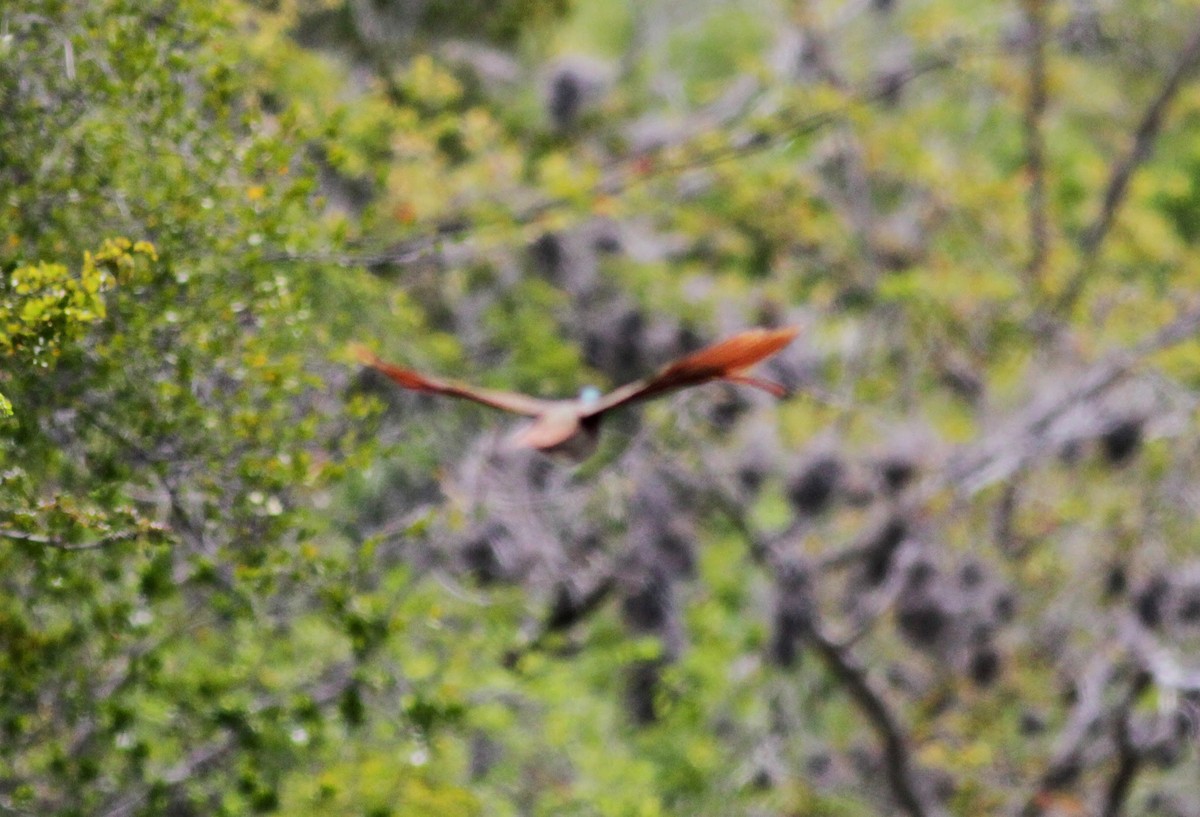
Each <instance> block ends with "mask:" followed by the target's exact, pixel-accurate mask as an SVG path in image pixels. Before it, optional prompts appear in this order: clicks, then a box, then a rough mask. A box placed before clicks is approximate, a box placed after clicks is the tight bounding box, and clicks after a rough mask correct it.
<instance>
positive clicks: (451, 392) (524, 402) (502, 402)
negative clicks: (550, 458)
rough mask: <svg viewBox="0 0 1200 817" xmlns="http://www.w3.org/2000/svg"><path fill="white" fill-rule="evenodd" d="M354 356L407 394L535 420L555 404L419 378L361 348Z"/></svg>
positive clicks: (463, 384)
mask: <svg viewBox="0 0 1200 817" xmlns="http://www.w3.org/2000/svg"><path fill="white" fill-rule="evenodd" d="M355 353H356V354H357V355H358V358H359V360H361V361H362V362H363V363H364V364H365V365H367V366H370V367H371V368H373V369H375V370H376V371H379V372H381V373H382V374H384V375H386V376H387V377H388V378H390V379H391V380H392V381H394V382H395V383H397V384H399V385H400V386H401V387H403V388H405V389H408V390H410V391H417V392H424V393H425V394H442V395H445V396H447V397H458V398H460V399H463V400H473V401H475V402H476V403H482V404H483V405H485V406H491V407H492V408H498V409H502V410H503V411H511V412H513V413H514V414H524V415H526V416H528V417H536V416H538V415H540V414H543V413H544V412H545V411H546V410H547V409H549V408H551V407H553V406H554V405H555V401H552V400H541V399H539V398H537V397H530V396H529V395H525V394H518V393H516V392H508V391H499V390H496V389H483V388H477V387H475V386H469V385H467V384H465V383H458V382H456V381H453V380H443V379H442V378H440V377H434V376H432V375H427V374H421V373H420V372H417V371H413V370H412V369H406V368H404V367H403V366H396V365H395V364H392V363H387V362H385V361H383V360H380V359H379V358H378V357H376V356H375V354H374V353H372V352H371V351H369V350H368V349H365V348H363V347H361V346H360V347H356V349H355Z"/></svg>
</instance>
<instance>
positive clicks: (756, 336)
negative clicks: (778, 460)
mask: <svg viewBox="0 0 1200 817" xmlns="http://www.w3.org/2000/svg"><path fill="white" fill-rule="evenodd" d="M799 331H800V330H799V329H797V328H796V327H786V328H784V329H751V330H750V331H748V332H742V333H740V334H737V335H734V336H733V337H731V338H729V339H727V340H723V341H721V342H720V343H714V344H713V345H712V346H706V347H705V348H703V349H701V350H700V351H698V352H693V353H692V354H690V355H688V356H686V357H682V358H680V359H679V360H676V361H675V362H674V363H671V364H670V365H668V366H666V367H665V368H663V369H662V370H661V371H660V372H658V374H655V375H652V376H651V377H648V378H645V379H643V380H638V381H636V382H634V383H630V384H628V385H626V386H622V387H620V388H619V389H616V390H614V391H612V392H609V393H608V394H606V395H605V396H604V397H602V398H600V400H599V402H597V403H596V404H595V406H592V407H589V409H588V411H587V412H586V414H585V416H594V415H597V414H600V413H602V412H605V411H609V410H610V409H614V408H616V407H617V406H621V405H624V404H626V403H633V402H636V401H638V400H649V399H650V398H652V397H658V396H659V395H663V394H666V393H668V392H672V391H676V390H677V389H684V388H687V387H688V386H698V385H700V384H701V383H708V382H710V381H712V380H729V381H731V382H734V383H741V384H743V385H747V386H755V387H756V388H760V389H763V390H764V391H767V392H770V393H771V394H774V395H775V396H776V397H781V396H783V395H784V394H786V393H787V390H786V389H784V387H783V386H781V385H779V384H778V383H772V382H771V381H769V380H763V379H761V378H757V377H751V376H749V375H746V374H745V373H744V372H745V370H746V369H749V368H750V367H751V366H753V365H754V364H756V363H758V362H760V361H762V360H764V359H766V358H768V357H770V356H771V355H773V354H775V353H776V352H779V351H780V350H781V349H783V348H784V347H785V346H787V345H788V344H789V343H791V342H792V340H794V339H795V337H796V335H797V334H798V333H799Z"/></svg>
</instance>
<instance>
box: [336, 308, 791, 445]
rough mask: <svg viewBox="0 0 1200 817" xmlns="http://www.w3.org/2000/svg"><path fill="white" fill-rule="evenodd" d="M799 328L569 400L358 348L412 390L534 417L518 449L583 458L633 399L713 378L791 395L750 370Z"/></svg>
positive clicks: (730, 342)
mask: <svg viewBox="0 0 1200 817" xmlns="http://www.w3.org/2000/svg"><path fill="white" fill-rule="evenodd" d="M798 332H799V330H798V329H796V328H795V327H786V328H783V329H751V330H749V331H747V332H741V333H739V334H737V335H734V336H733V337H731V338H728V339H726V340H723V341H721V342H720V343H714V344H713V345H711V346H706V347H705V348H703V349H701V350H699V351H698V352H693V353H692V354H690V355H687V356H685V357H681V358H679V359H678V360H676V361H675V362H673V363H670V364H668V365H667V366H665V367H663V368H662V369H660V370H659V371H658V372H657V373H656V374H653V375H651V376H649V377H645V378H642V379H641V380H637V381H634V382H633V383H629V384H626V385H624V386H621V387H620V388H617V389H614V390H613V391H611V392H609V393H608V394H601V393H600V390H599V389H597V388H596V387H595V386H588V387H586V388H584V389H583V390H582V392H580V395H579V397H577V398H574V399H565V400H545V399H542V398H539V397H530V396H528V395H524V394H517V393H515V392H507V391H498V390H495V389H484V388H477V387H475V386H469V385H466V384H464V383H458V382H456V381H453V380H444V379H442V378H440V377H434V376H432V375H425V374H421V373H419V372H415V371H413V370H412V369H406V368H404V367H402V366H396V365H394V364H391V363H386V362H384V361H382V360H380V359H379V358H378V357H376V356H375V354H374V353H372V352H370V351H369V350H367V349H365V348H363V347H358V349H357V352H358V356H359V359H360V360H361V361H362V362H363V363H364V364H366V365H367V366H370V367H372V368H374V369H377V370H378V371H380V372H381V373H383V374H384V375H386V376H387V377H389V378H391V379H392V380H394V381H395V382H396V383H398V384H399V385H400V386H402V387H403V388H406V389H409V390H411V391H418V392H425V393H427V394H443V395H446V396H447V397H458V398H461V399H464V400H474V401H475V402H476V403H483V404H484V405H485V406H491V407H493V408H498V409H503V410H504V411H511V412H513V413H514V414H521V415H524V416H526V417H532V418H533V422H532V423H530V424H529V425H527V426H525V427H524V428H523V429H521V430H520V431H519V432H517V434H516V435H515V436H514V437H513V438H512V443H513V445H514V446H515V447H517V448H535V449H537V450H538V451H542V452H544V453H547V454H563V455H566V456H568V457H570V458H572V459H580V460H581V459H583V458H585V457H587V456H589V455H590V454H591V453H592V452H593V451H594V450H595V448H596V443H597V440H598V437H599V433H600V421H601V420H602V419H603V418H604V415H605V414H607V413H608V412H610V411H612V410H613V409H615V408H619V407H620V406H624V405H627V404H629V403H636V402H639V401H641V400H649V399H651V398H653V397H659V396H661V395H664V394H667V393H669V392H673V391H676V390H678V389H685V388H687V387H689V386H698V385H700V384H702V383H708V382H710V381H713V380H724V381H726V382H729V383H738V384H741V385H744V386H754V387H755V388H759V389H762V390H763V391H765V392H768V393H770V394H773V395H774V396H776V397H783V396H784V395H785V394H786V393H787V390H786V389H785V388H784V387H783V386H781V385H779V384H778V383H773V382H771V381H769V380H763V379H761V378H758V377H753V376H751V375H749V374H746V370H747V369H749V368H750V367H751V366H753V365H754V364H756V363H758V362H759V361H761V360H763V359H765V358H768V357H770V356H771V355H773V354H775V353H776V352H779V351H780V350H781V349H783V348H784V347H785V346H787V345H788V344H789V343H791V342H792V339H793V338H795V337H796V334H797V333H798Z"/></svg>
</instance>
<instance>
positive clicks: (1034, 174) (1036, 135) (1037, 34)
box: [1024, 0, 1048, 289]
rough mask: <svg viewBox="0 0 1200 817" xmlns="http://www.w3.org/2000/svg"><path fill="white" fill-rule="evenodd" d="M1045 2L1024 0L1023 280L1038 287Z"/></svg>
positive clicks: (1042, 242)
mask: <svg viewBox="0 0 1200 817" xmlns="http://www.w3.org/2000/svg"><path fill="white" fill-rule="evenodd" d="M1046 2H1047V0H1025V3H1024V5H1025V20H1026V22H1027V24H1028V27H1029V37H1030V43H1029V91H1028V94H1029V95H1028V98H1027V99H1026V102H1025V122H1024V126H1025V170H1026V173H1027V174H1028V176H1029V194H1028V199H1027V203H1028V207H1029V260H1028V261H1027V262H1026V264H1025V277H1026V279H1027V281H1028V282H1029V284H1030V286H1031V287H1034V288H1035V289H1036V288H1040V285H1041V282H1042V278H1043V276H1044V273H1045V267H1046V255H1047V251H1048V240H1047V234H1048V226H1047V220H1046V144H1045V136H1044V135H1043V133H1042V119H1043V118H1044V116H1045V113H1046Z"/></svg>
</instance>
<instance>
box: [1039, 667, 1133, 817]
mask: <svg viewBox="0 0 1200 817" xmlns="http://www.w3.org/2000/svg"><path fill="white" fill-rule="evenodd" d="M1114 671H1115V667H1114V666H1113V662H1112V661H1111V660H1110V659H1109V658H1108V657H1107V656H1097V657H1096V658H1094V659H1093V660H1092V663H1091V665H1090V666H1089V667H1088V668H1087V669H1086V670H1085V671H1084V672H1083V674H1082V677H1081V678H1080V679H1079V681H1078V686H1077V689H1076V693H1077V694H1076V699H1075V706H1074V708H1073V709H1072V710H1071V714H1070V715H1069V716H1068V718H1067V723H1066V724H1065V725H1064V726H1063V729H1062V732H1060V733H1059V737H1058V745H1057V746H1056V747H1055V749H1054V752H1053V754H1052V755H1051V758H1050V762H1049V763H1048V764H1047V765H1046V769H1045V771H1044V772H1042V774H1041V776H1040V777H1039V778H1038V781H1037V783H1036V785H1035V786H1034V792H1033V794H1032V795H1030V797H1029V798H1028V799H1027V800H1026V801H1025V806H1024V808H1023V809H1022V810H1021V812H1020V813H1021V817H1037V816H1038V815H1040V814H1041V813H1042V803H1043V802H1044V800H1045V798H1046V796H1047V795H1049V794H1052V793H1053V792H1056V791H1061V790H1062V789H1063V788H1065V787H1066V786H1067V785H1068V784H1069V783H1070V782H1072V781H1074V780H1075V779H1076V777H1077V776H1078V774H1079V770H1080V767H1081V765H1082V763H1083V749H1084V744H1085V742H1086V741H1087V737H1088V735H1089V733H1090V730H1091V728H1092V726H1093V724H1095V723H1096V722H1097V721H1098V720H1099V719H1100V718H1101V717H1102V716H1103V710H1104V688H1105V687H1106V686H1107V685H1108V682H1109V680H1110V679H1111V678H1112V675H1113V672H1114Z"/></svg>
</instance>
